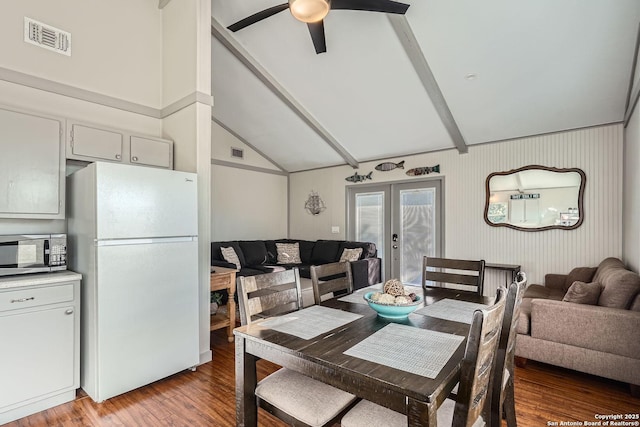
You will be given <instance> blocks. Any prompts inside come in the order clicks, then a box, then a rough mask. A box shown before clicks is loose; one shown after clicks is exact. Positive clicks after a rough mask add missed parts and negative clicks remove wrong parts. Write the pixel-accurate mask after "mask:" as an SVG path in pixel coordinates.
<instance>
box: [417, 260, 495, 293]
mask: <svg viewBox="0 0 640 427" xmlns="http://www.w3.org/2000/svg"><path fill="white" fill-rule="evenodd" d="M484 264H485V263H484V260H479V261H471V260H463V259H451V258H433V257H426V256H425V257H423V261H422V288H423V289H425V290H426V289H427V288H430V287H440V288H454V289H461V290H465V291H471V292H475V293H477V294H478V295H482V292H483V287H484ZM430 283H433V284H430ZM450 285H454V286H450Z"/></svg>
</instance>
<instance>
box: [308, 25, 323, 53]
mask: <svg viewBox="0 0 640 427" xmlns="http://www.w3.org/2000/svg"><path fill="white" fill-rule="evenodd" d="M307 27H309V34H311V40H312V41H313V47H315V48H316V53H324V52H326V51H327V42H326V41H325V38H324V23H323V22H322V21H318V22H312V23H309V24H307Z"/></svg>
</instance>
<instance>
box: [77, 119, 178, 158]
mask: <svg viewBox="0 0 640 427" xmlns="http://www.w3.org/2000/svg"><path fill="white" fill-rule="evenodd" d="M67 128H68V130H67V159H74V160H84V161H88V162H94V161H96V160H102V161H109V162H117V163H131V164H135V165H144V166H154V167H159V168H165V169H173V141H169V140H166V139H162V138H156V137H153V136H146V135H134V134H132V133H131V132H127V131H124V130H121V129H114V128H108V127H105V126H100V125H93V124H88V123H81V122H76V121H72V120H67Z"/></svg>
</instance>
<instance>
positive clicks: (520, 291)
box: [491, 272, 527, 420]
mask: <svg viewBox="0 0 640 427" xmlns="http://www.w3.org/2000/svg"><path fill="white" fill-rule="evenodd" d="M526 287H527V276H526V274H525V273H524V272H519V273H518V274H517V275H516V281H515V282H513V283H511V285H509V291H508V293H507V300H506V303H505V309H504V319H503V321H502V330H501V331H500V341H499V342H498V351H497V353H496V363H495V370H494V375H493V378H492V382H493V384H492V386H491V389H492V391H491V393H492V396H491V416H492V417H497V418H496V420H500V419H502V403H503V402H504V389H505V385H506V380H507V379H508V378H510V379H511V380H513V365H514V361H513V360H514V356H515V350H516V325H517V324H518V319H519V318H520V311H521V310H520V305H521V303H522V296H523V295H524V291H525V288H526Z"/></svg>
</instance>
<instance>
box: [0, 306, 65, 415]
mask: <svg viewBox="0 0 640 427" xmlns="http://www.w3.org/2000/svg"><path fill="white" fill-rule="evenodd" d="M75 316H76V313H75V310H74V309H73V306H68V307H59V308H54V309H49V310H41V311H33V312H28V313H24V312H23V313H21V314H13V315H8V316H7V315H3V314H1V313H0V342H1V343H2V351H1V352H0V378H2V386H1V387H0V408H4V407H8V406H11V405H14V404H20V403H22V402H25V401H28V400H32V399H34V398H37V397H40V396H45V395H47V394H49V393H53V392H56V391H59V390H62V389H69V388H71V387H73V385H74V362H76V361H75V360H74V359H75V357H74V356H75V352H74V322H75Z"/></svg>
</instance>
